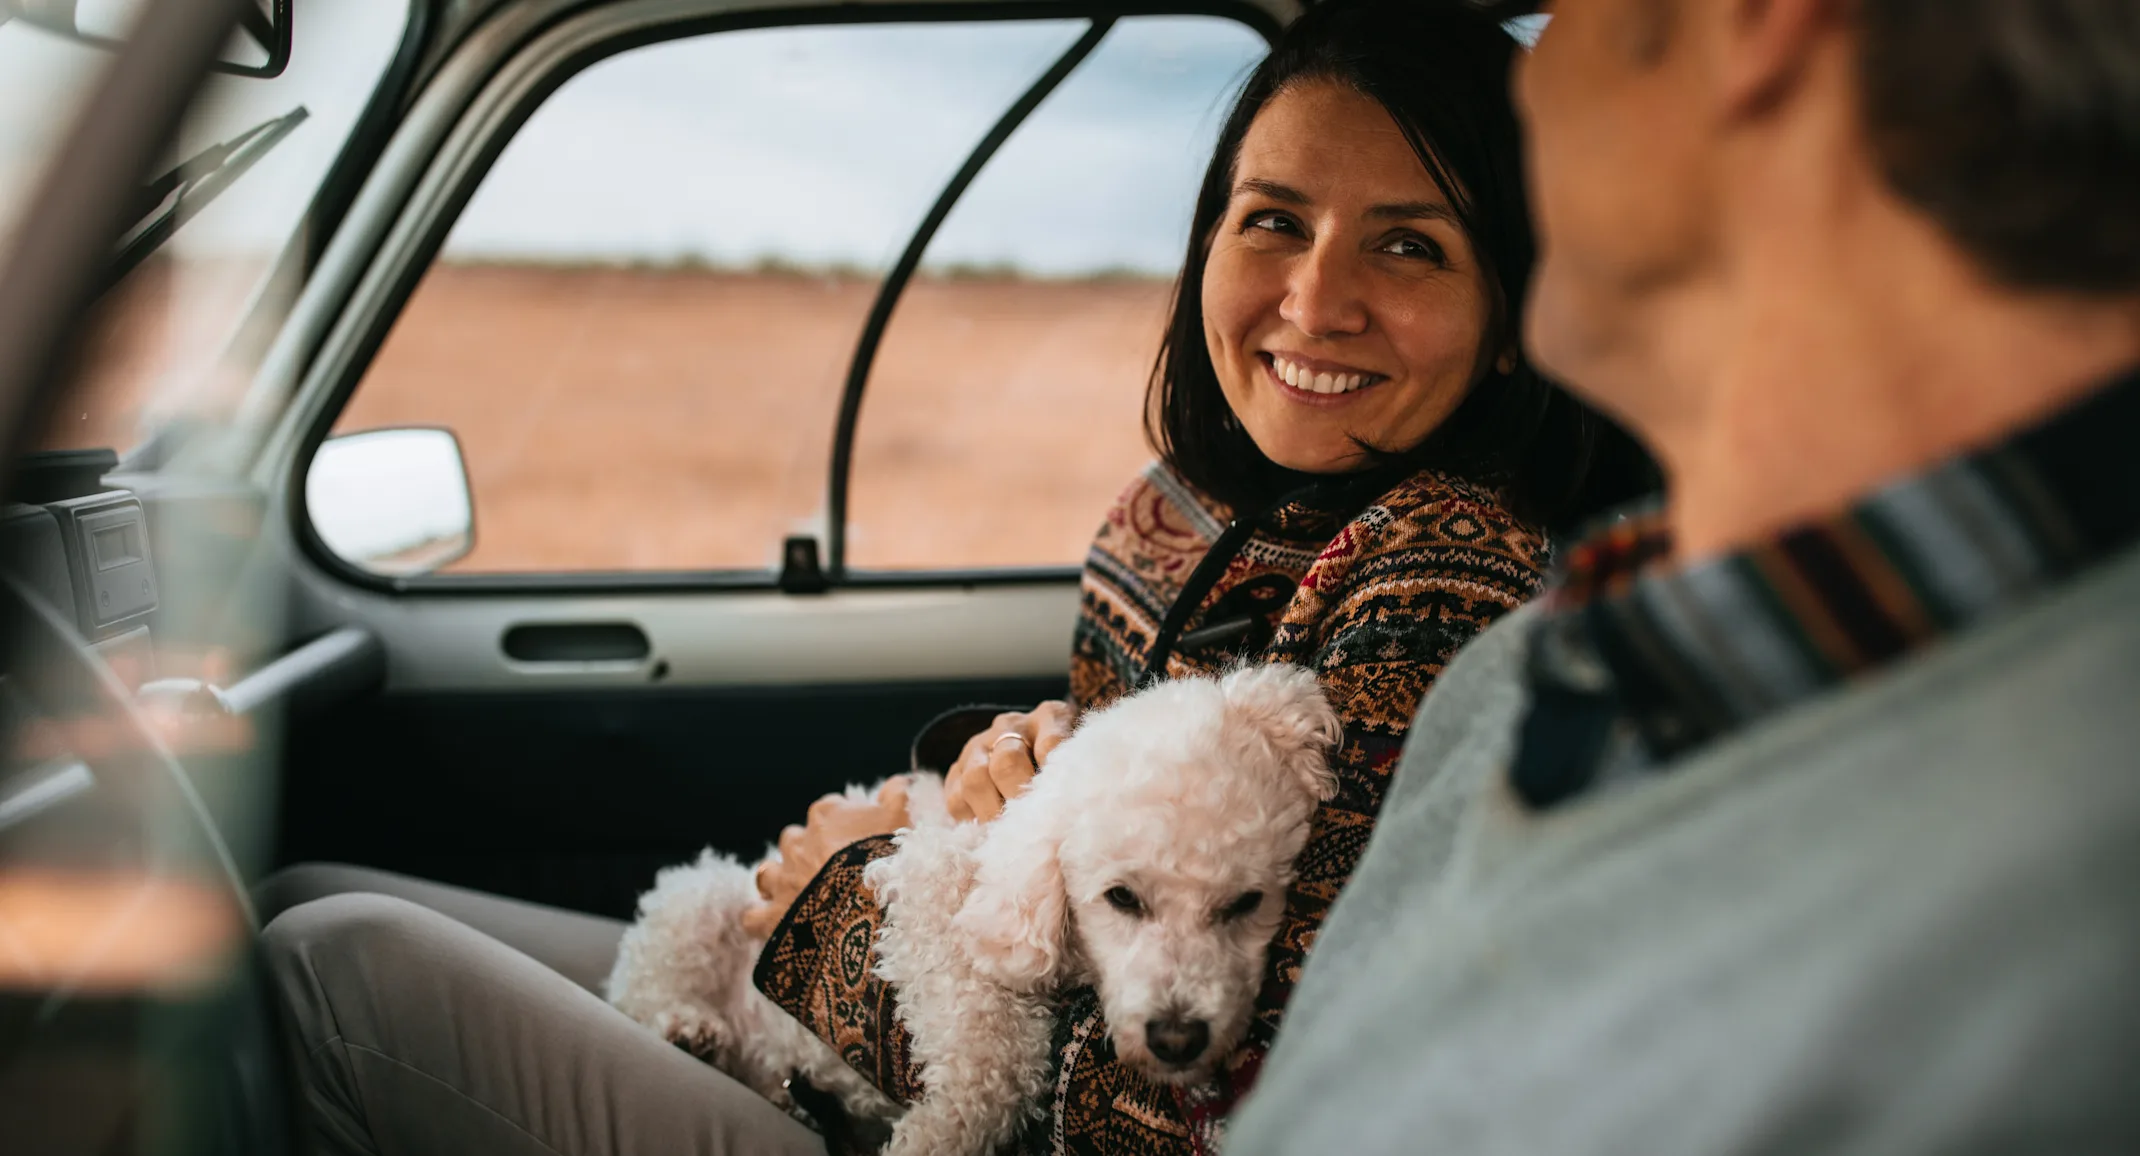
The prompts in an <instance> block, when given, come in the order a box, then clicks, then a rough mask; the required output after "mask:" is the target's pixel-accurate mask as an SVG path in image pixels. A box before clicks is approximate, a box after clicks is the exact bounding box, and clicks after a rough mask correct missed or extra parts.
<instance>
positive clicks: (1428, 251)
mask: <svg viewBox="0 0 2140 1156" xmlns="http://www.w3.org/2000/svg"><path fill="white" fill-rule="evenodd" d="M1382 251H1383V252H1385V253H1389V254H1391V255H1393V256H1397V257H1403V258H1406V259H1408V260H1413V261H1432V262H1434V263H1435V264H1437V265H1446V264H1448V263H1449V255H1448V254H1447V253H1445V252H1443V251H1442V247H1441V246H1440V245H1437V244H1435V243H1434V242H1433V241H1430V240H1428V239H1427V238H1425V237H1421V236H1418V235H1416V234H1407V235H1405V236H1402V237H1396V238H1393V239H1391V240H1390V241H1389V243H1388V244H1385V245H1383V246H1382Z"/></svg>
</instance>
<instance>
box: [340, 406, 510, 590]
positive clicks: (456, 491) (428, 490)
mask: <svg viewBox="0 0 2140 1156" xmlns="http://www.w3.org/2000/svg"><path fill="white" fill-rule="evenodd" d="M305 510H306V513H307V515H308V516H309V517H310V518H311V519H312V529H313V531H314V532H316V533H317V534H319V536H320V541H321V542H324V543H326V546H327V548H328V549H329V550H332V551H334V554H335V556H336V557H338V558H340V559H342V560H343V561H344V562H347V563H349V564H350V565H352V566H355V567H357V568H359V569H362V570H368V571H370V572H371V573H374V574H379V575H383V576H386V577H389V578H407V577H412V576H414V575H418V574H429V573H431V572H432V571H434V570H438V569H440V568H441V567H444V566H448V565H450V564H452V563H454V562H457V561H459V560H461V559H462V558H465V557H467V556H468V552H469V551H470V550H472V549H474V548H475V543H476V535H475V515H474V513H473V512H472V503H471V502H470V500H469V496H468V470H467V469H466V467H465V466H463V465H462V462H461V443H460V442H458V441H456V440H455V439H454V436H453V433H452V431H450V430H443V429H381V430H369V431H366V432H364V433H353V434H343V435H342V436H340V437H332V438H328V439H327V440H326V441H325V442H322V443H321V444H320V448H319V452H318V453H316V454H314V455H313V456H312V466H311V468H310V469H308V470H306V471H305Z"/></svg>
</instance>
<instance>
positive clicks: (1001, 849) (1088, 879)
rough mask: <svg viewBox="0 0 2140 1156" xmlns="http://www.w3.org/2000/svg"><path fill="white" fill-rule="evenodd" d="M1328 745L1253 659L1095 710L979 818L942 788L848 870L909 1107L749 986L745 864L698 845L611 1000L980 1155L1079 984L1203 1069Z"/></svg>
mask: <svg viewBox="0 0 2140 1156" xmlns="http://www.w3.org/2000/svg"><path fill="white" fill-rule="evenodd" d="M1338 737H1339V723H1338V719H1337V716H1336V714H1335V713H1334V712H1333V711H1332V710H1331V709H1330V706H1329V704H1328V703H1326V702H1325V701H1324V700H1323V697H1322V694H1321V692H1320V691H1319V690H1318V689H1317V687H1316V683H1315V676H1314V675H1313V674H1312V673H1311V672H1309V671H1306V670H1302V669H1300V668H1297V667H1289V666H1257V667H1247V668H1243V669H1240V670H1236V671H1234V672H1232V673H1230V674H1227V675H1224V676H1222V677H1217V678H1187V679H1178V680H1175V681H1172V682H1166V683H1162V684H1160V685H1158V686H1155V687H1153V688H1152V689H1150V690H1146V691H1144V692H1141V693H1139V694H1136V695H1132V696H1130V697H1128V698H1125V699H1123V700H1121V701H1120V702H1117V703H1116V704H1114V705H1113V706H1110V707H1108V708H1107V709H1105V710H1101V711H1095V712H1093V713H1091V714H1088V715H1087V716H1085V717H1084V718H1083V719H1082V720H1080V722H1079V724H1078V727H1077V730H1076V733H1074V734H1073V735H1072V736H1071V737H1070V738H1068V739H1066V740H1065V741H1064V742H1063V743H1062V745H1061V746H1059V747H1057V748H1055V750H1054V752H1053V753H1052V754H1051V755H1050V756H1049V758H1048V764H1047V766H1046V768H1045V769H1044V770H1043V772H1042V773H1041V774H1040V775H1038V776H1036V777H1035V778H1034V780H1033V783H1032V786H1031V787H1030V788H1029V789H1028V790H1027V791H1026V793H1025V794H1023V795H1021V796H1020V797H1018V798H1016V799H1013V800H1011V801H1010V802H1009V804H1007V805H1006V806H1005V807H1004V810H1003V814H1002V815H1001V816H1000V817H998V818H997V819H996V820H995V821H994V822H993V823H989V824H985V825H983V824H977V823H970V822H969V823H953V822H951V821H950V819H949V817H948V815H947V814H946V813H945V811H944V808H943V801H942V792H941V785H940V784H939V783H938V782H936V781H935V780H934V779H933V778H930V777H924V778H923V780H922V781H920V782H917V783H916V785H915V788H914V790H913V791H912V792H911V794H910V797H909V803H908V810H909V813H910V815H911V818H912V822H913V826H911V827H909V828H907V829H906V830H904V831H902V832H901V833H900V834H899V835H898V837H897V839H896V840H895V845H896V851H895V852H894V853H893V854H891V855H888V856H886V857H884V858H882V859H880V860H878V861H877V862H875V863H873V864H871V865H870V866H869V868H868V869H867V870H866V871H865V873H864V876H863V879H864V881H865V882H866V883H867V884H868V885H869V887H870V888H871V889H872V891H874V892H875V893H876V896H877V898H878V900H879V901H880V903H881V904H882V905H883V908H884V912H885V921H884V928H883V931H882V932H881V934H880V937H879V940H878V944H877V959H878V965H877V974H878V975H880V976H882V977H883V978H884V979H886V980H887V981H889V982H890V983H892V984H893V985H894V987H895V989H896V991H897V992H898V1015H899V1018H900V1021H901V1023H902V1024H903V1025H904V1026H905V1027H906V1028H907V1030H908V1032H909V1033H910V1035H911V1036H912V1045H913V1057H914V1059H915V1061H916V1062H917V1063H918V1064H919V1066H920V1078H921V1083H922V1085H923V1095H922V1097H921V1099H920V1100H919V1101H918V1102H917V1103H915V1104H914V1105H913V1106H911V1107H910V1108H906V1109H904V1110H903V1111H902V1110H901V1109H900V1108H898V1107H897V1106H896V1105H893V1104H892V1103H891V1102H890V1101H888V1100H887V1099H886V1098H885V1097H884V1096H883V1095H882V1094H881V1093H879V1092H877V1091H876V1090H875V1089H874V1088H872V1087H870V1086H869V1085H868V1084H867V1083H866V1082H865V1081H863V1080H862V1078H861V1077H860V1076H859V1075H858V1074H856V1073H855V1072H854V1071H853V1070H852V1069H850V1068H849V1067H848V1066H847V1065H846V1064H845V1063H844V1062H842V1061H841V1059H840V1058H839V1056H837V1055H836V1054H835V1053H834V1052H833V1051H832V1049H830V1048H829V1047H827V1046H825V1045H824V1044H823V1043H822V1042H820V1041H819V1040H817V1038H816V1037H814V1036H812V1035H811V1034H810V1033H809V1032H807V1031H805V1030H804V1029H803V1028H802V1027H801V1026H800V1025H799V1024H797V1023H795V1021H793V1020H792V1019H790V1018H789V1017H788V1016H787V1014H786V1013H785V1012H783V1011H781V1010H780V1009H779V1008H777V1007H775V1006H774V1005H773V1004H772V1003H771V1001H769V1000H767V999H766V998H765V997H764V996H763V995H761V994H760V993H759V992H758V991H757V990H756V989H755V988H753V987H752V986H751V980H750V975H751V970H752V967H753V966H754V964H755V962H756V960H757V956H758V952H759V949H760V948H761V947H762V946H763V944H762V943H761V942H758V941H755V940H753V939H751V938H750V937H748V936H746V935H745V934H744V933H743V932H742V930H741V929H740V927H739V924H738V919H737V916H738V915H739V913H740V912H741V911H742V910H743V908H745V907H747V906H749V905H750V904H751V903H752V902H753V901H754V900H755V898H756V890H755V885H754V884H753V882H752V875H751V871H750V869H749V868H747V867H745V866H743V865H742V864H739V863H737V862H736V861H735V860H733V859H728V858H726V857H723V856H716V855H713V854H711V853H710V852H709V853H708V854H706V855H704V856H702V857H701V858H700V859H699V861H698V862H697V863H695V864H692V865H689V866H685V867H677V868H672V869H670V870H668V871H664V872H662V873H661V875H660V876H658V877H657V878H656V880H655V887H654V890H653V891H651V892H649V893H647V895H646V896H645V897H644V898H642V899H641V900H640V904H639V919H638V921H637V922H636V923H634V924H633V925H632V928H631V930H630V931H629V932H627V933H626V935H625V937H624V942H623V945H622V947H621V949H620V951H619V954H618V958H617V966H616V970H615V971H614V972H613V973H612V974H611V976H610V980H609V993H610V999H611V1001H612V1002H613V1003H615V1004H616V1006H617V1007H619V1008H621V1009H623V1010H624V1011H625V1012H626V1013H627V1014H629V1015H631V1016H632V1017H633V1018H634V1019H637V1020H639V1021H640V1022H642V1023H645V1024H647V1025H648V1026H650V1027H652V1028H653V1029H654V1030H656V1031H658V1032H660V1033H661V1034H662V1035H663V1036H665V1037H667V1038H669V1039H671V1040H674V1041H677V1042H679V1043H682V1044H684V1045H685V1046H688V1047H690V1048H692V1050H694V1051H696V1052H698V1053H699V1054H701V1055H704V1056H706V1057H707V1058H708V1059H710V1060H711V1061H712V1062H713V1063H714V1064H715V1065H716V1066H718V1067H719V1068H721V1069H722V1070H723V1071H725V1072H728V1073H729V1074H730V1075H733V1076H735V1077H736V1078H738V1079H740V1080H742V1081H743V1082H744V1083H746V1084H748V1085H750V1086H751V1087H752V1088H755V1089H756V1090H758V1091H759V1092H760V1093H762V1094H764V1095H765V1096H767V1097H768V1098H770V1099H772V1100H773V1101H774V1102H776V1103H780V1104H783V1105H789V1104H791V1100H790V1097H789V1096H788V1094H787V1092H786V1091H785V1083H784V1082H785V1080H786V1079H787V1078H788V1077H789V1076H790V1075H791V1073H792V1074H799V1075H800V1076H802V1077H805V1078H807V1079H808V1080H809V1081H810V1082H811V1083H812V1084H813V1085H815V1086H816V1087H817V1088H819V1089H822V1090H824V1091H826V1092H828V1093H830V1094H832V1095H835V1096H837V1097H838V1098H839V1099H840V1101H841V1103H842V1105H843V1106H844V1107H845V1109H846V1110H847V1112H848V1113H849V1114H850V1115H851V1116H854V1117H856V1118H858V1119H860V1120H864V1121H876V1122H885V1121H894V1123H893V1124H892V1132H891V1143H890V1146H889V1147H888V1148H887V1149H886V1150H887V1151H888V1152H890V1153H892V1154H894V1156H921V1154H925V1153H926V1154H938V1153H943V1154H961V1153H963V1154H970V1156H983V1154H985V1153H988V1152H991V1151H994V1150H995V1149H996V1148H998V1147H1000V1146H1001V1145H1002V1144H1003V1143H1004V1142H1005V1141H1006V1140H1008V1139H1009V1138H1010V1137H1011V1136H1012V1135H1013V1134H1015V1133H1016V1131H1017V1130H1018V1128H1019V1126H1020V1125H1021V1123H1022V1122H1023V1121H1024V1120H1025V1119H1027V1118H1028V1117H1029V1116H1030V1115H1032V1114H1033V1113H1034V1112H1035V1111H1037V1106H1038V1102H1039V1100H1040V1097H1041V1096H1042V1094H1043V1093H1044V1092H1045V1091H1046V1084H1047V1080H1048V1077H1049V1073H1050V1070H1051V1060H1052V1057H1051V1056H1050V1054H1049V1039H1050V1035H1051V1032H1052V1029H1053V1024H1054V1014H1055V998H1054V997H1055V996H1056V995H1057V994H1058V993H1059V992H1060V991H1062V990H1063V989H1064V988H1066V987H1070V986H1075V985H1078V984H1084V983H1090V984H1092V985H1094V986H1095V987H1096V988H1097V989H1098V991H1099V995H1100V1002H1101V1005H1102V1007H1103V1008H1104V1010H1105V1013H1106V1019H1107V1023H1108V1025H1109V1030H1110V1031H1111V1032H1112V1033H1113V1037H1114V1044H1115V1048H1116V1051H1117V1053H1118V1054H1119V1055H1120V1056H1122V1057H1123V1059H1125V1060H1127V1061H1128V1062H1130V1063H1132V1064H1135V1065H1137V1066H1138V1067H1139V1068H1141V1069H1143V1070H1144V1071H1145V1072H1147V1073H1149V1074H1150V1075H1152V1076H1153V1077H1154V1078H1156V1079H1160V1080H1165V1081H1170V1082H1190V1081H1194V1080H1197V1079H1200V1078H1202V1077H1203V1076H1205V1075H1207V1074H1208V1073H1209V1072H1210V1071H1211V1070H1212V1068H1213V1067H1214V1066H1215V1065H1216V1064H1217V1063H1218V1062H1219V1061H1220V1060H1222V1059H1223V1058H1224V1057H1225V1056H1226V1055H1227V1053H1228V1052H1230V1051H1231V1050H1232V1049H1233V1047H1234V1046H1235V1045H1236V1044H1238V1043H1239V1042H1240V1040H1241V1036H1242V1034H1243V1033H1244V1031H1245V1030H1246V1029H1247V1026H1248V1022H1249V1018H1250V1014H1251V1012H1252V1011H1253V1006H1254V1002H1255V997H1256V993H1257V990H1258V989H1259V987H1260V986H1261V983H1262V978H1263V968H1264V957H1265V955H1266V953H1267V951H1268V949H1269V946H1270V940H1271V937H1272V935H1273V934H1275V933H1276V931H1277V927H1278V921H1279V917H1280V913H1281V912H1282V911H1283V909H1284V905H1285V893H1286V888H1287V886H1288V885H1289V884H1290V883H1291V882H1292V870H1293V859H1294V857H1295V856H1297V855H1298V854H1299V853H1300V849H1301V846H1302V845H1303V844H1304V843H1305V842H1306V841H1307V837H1308V823H1309V819H1310V817H1311V816H1312V815H1313V814H1314V812H1315V806H1316V803H1317V802H1318V801H1320V800H1322V799H1326V798H1328V797H1329V796H1330V794H1331V792H1332V791H1333V790H1335V780H1334V779H1333V777H1332V775H1331V774H1330V771H1329V769H1328V767H1327V766H1326V765H1325V762H1324V757H1325V754H1326V752H1327V751H1328V750H1329V748H1330V747H1331V746H1332V745H1333V744H1334V743H1336V741H1337V739H1338Z"/></svg>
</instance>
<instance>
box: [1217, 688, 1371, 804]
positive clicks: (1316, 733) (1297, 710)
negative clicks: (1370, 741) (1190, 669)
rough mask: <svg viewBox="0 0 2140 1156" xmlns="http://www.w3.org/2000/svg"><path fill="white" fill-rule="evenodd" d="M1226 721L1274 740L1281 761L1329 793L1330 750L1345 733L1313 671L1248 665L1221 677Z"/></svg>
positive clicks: (1318, 791)
mask: <svg viewBox="0 0 2140 1156" xmlns="http://www.w3.org/2000/svg"><path fill="white" fill-rule="evenodd" d="M1219 690H1220V692H1221V693H1222V694H1224V695H1225V696H1226V713H1227V716H1228V721H1229V722H1230V723H1231V724H1232V725H1233V726H1236V727H1240V728H1242V729H1243V730H1245V731H1247V732H1248V733H1251V734H1256V735H1260V736H1262V738H1263V740H1264V741H1265V742H1268V743H1269V744H1270V745H1271V749H1272V751H1273V753H1274V754H1276V755H1277V757H1278V761H1279V763H1280V764H1281V765H1283V766H1284V767H1285V769H1286V770H1287V771H1288V772H1289V773H1291V774H1292V775H1293V776H1294V777H1295V778H1296V779H1297V780H1298V781H1299V782H1300V784H1301V786H1303V787H1304V788H1305V789H1306V790H1307V791H1308V793H1309V794H1311V795H1314V796H1315V797H1316V798H1317V799H1328V798H1329V797H1330V796H1332V795H1334V794H1336V793H1337V776H1336V775H1335V774H1333V773H1331V770H1330V763H1329V761H1328V758H1327V756H1328V755H1329V752H1330V750H1331V748H1333V747H1335V746H1337V744H1338V743H1339V742H1340V741H1341V740H1342V739H1343V738H1344V737H1345V724H1344V723H1343V722H1341V721H1339V719H1338V715H1337V711H1336V710H1335V709H1333V708H1332V707H1331V705H1330V700H1329V699H1327V698H1324V697H1323V689H1322V687H1321V686H1320V685H1318V684H1317V683H1316V681H1315V672H1314V671H1312V670H1308V669H1306V668H1304V667H1298V666H1292V665H1289V664H1286V663H1272V664H1269V665H1264V666H1244V667H1242V668H1241V669H1239V670H1236V671H1234V672H1233V673H1231V674H1228V675H1227V676H1226V677H1224V678H1222V679H1220V680H1219Z"/></svg>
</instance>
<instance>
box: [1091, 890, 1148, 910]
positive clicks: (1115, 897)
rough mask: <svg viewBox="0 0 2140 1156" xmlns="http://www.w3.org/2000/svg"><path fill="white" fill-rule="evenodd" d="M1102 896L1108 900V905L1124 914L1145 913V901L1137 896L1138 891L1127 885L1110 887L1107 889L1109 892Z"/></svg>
mask: <svg viewBox="0 0 2140 1156" xmlns="http://www.w3.org/2000/svg"><path fill="white" fill-rule="evenodd" d="M1101 898H1103V899H1105V900H1107V904H1108V906H1110V907H1113V908H1114V909H1115V910H1116V911H1120V912H1123V913H1124V914H1127V915H1142V914H1143V913H1144V901H1143V900H1141V899H1139V898H1137V893H1136V892H1134V891H1131V890H1130V889H1129V888H1127V887H1110V888H1108V889H1107V894H1105V895H1103V896H1101Z"/></svg>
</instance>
